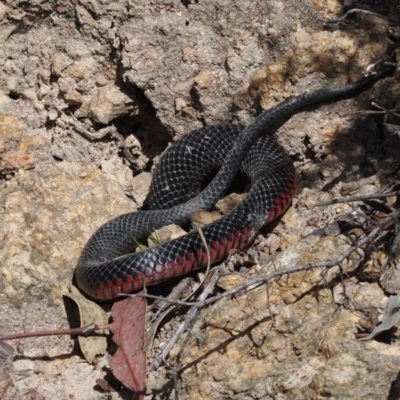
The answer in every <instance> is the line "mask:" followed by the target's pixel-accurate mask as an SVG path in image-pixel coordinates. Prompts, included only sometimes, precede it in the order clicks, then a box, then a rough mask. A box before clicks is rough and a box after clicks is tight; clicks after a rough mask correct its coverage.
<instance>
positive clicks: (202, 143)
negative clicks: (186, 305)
mask: <svg viewBox="0 0 400 400" xmlns="http://www.w3.org/2000/svg"><path fill="white" fill-rule="evenodd" d="M392 72H393V68H392V67H390V68H385V69H382V70H381V71H380V72H378V73H377V74H376V75H371V76H369V77H367V78H364V79H361V80H359V81H357V82H355V83H350V84H348V85H344V86H341V87H337V88H330V89H321V90H317V91H315V92H312V93H305V94H302V95H300V96H297V97H294V98H292V99H289V100H286V101H284V102H282V103H280V104H278V105H276V106H274V107H272V108H270V109H269V110H266V111H264V112H263V113H262V114H260V115H259V116H258V117H257V118H256V119H255V120H254V121H253V123H251V124H250V125H248V126H247V127H245V128H244V129H241V128H238V127H235V126H216V127H207V128H203V129H199V130H197V131H194V132H192V133H191V134H189V135H187V136H185V137H184V138H183V139H181V140H179V141H177V142H175V143H174V145H172V146H171V147H170V149H169V150H168V151H167V152H166V154H165V155H164V157H163V158H162V160H161V162H160V164H159V166H158V169H157V171H156V173H155V176H154V179H153V183H152V187H151V191H152V195H151V201H150V205H151V206H152V207H153V208H156V210H148V211H138V212H133V213H128V214H123V215H120V216H118V217H116V218H114V219H112V220H111V221H109V222H107V223H105V224H104V225H103V226H101V227H100V228H99V229H98V230H97V231H96V232H95V233H94V234H93V236H92V237H91V238H90V239H89V241H88V242H87V244H86V246H85V248H84V250H83V252H82V254H81V256H80V258H79V261H78V265H77V268H76V272H75V273H76V279H77V282H78V285H79V287H80V288H81V289H82V290H83V291H84V292H86V293H87V294H88V295H89V296H91V297H93V298H95V299H98V300H108V299H113V298H115V297H116V296H117V295H118V294H119V293H131V292H134V291H137V290H139V289H141V288H143V287H144V286H148V285H152V284H155V283H158V282H161V281H164V280H167V279H169V278H172V277H175V276H179V275H183V274H186V273H188V272H190V271H193V270H195V269H198V268H202V267H205V266H206V265H207V263H208V257H207V251H206V248H205V246H204V244H203V241H202V239H201V237H200V235H199V233H198V232H196V231H193V232H190V233H188V234H187V235H185V236H182V237H179V238H177V239H174V240H171V241H169V242H166V243H163V244H161V245H158V246H156V247H153V248H150V249H148V250H145V251H142V252H138V253H134V252H133V250H134V243H135V240H136V241H141V240H143V239H144V238H145V237H147V236H148V235H149V232H151V231H152V230H154V229H158V228H160V227H162V226H165V225H168V224H171V223H176V224H186V223H187V222H188V221H189V219H190V216H191V214H192V213H193V212H194V211H196V210H198V209H210V208H211V207H212V206H213V205H214V204H215V203H216V201H217V200H218V199H219V198H220V197H222V195H223V194H224V193H225V192H226V190H227V188H228V187H229V185H230V183H231V181H232V179H233V177H234V175H235V174H236V172H237V171H238V170H239V168H240V167H241V165H242V168H243V170H244V171H245V172H246V173H247V174H248V175H249V177H250V179H251V184H252V186H251V189H250V191H249V193H248V195H247V197H246V198H245V199H244V200H243V202H242V203H240V204H239V205H238V206H237V207H236V208H234V209H233V210H232V211H231V212H230V213H229V214H227V215H225V216H224V217H222V218H221V219H219V220H218V221H216V222H214V223H212V224H210V225H207V226H206V227H205V228H203V230H202V232H203V234H204V237H205V241H206V243H207V246H208V248H209V252H210V257H211V260H210V261H211V263H214V262H216V261H219V260H222V259H223V258H225V257H227V256H228V254H229V252H230V250H231V249H242V248H244V247H246V246H248V245H249V244H250V243H251V242H252V241H253V239H254V237H255V236H256V234H257V232H258V231H259V229H260V228H261V227H262V226H263V225H265V224H266V223H268V222H270V221H272V220H273V219H275V218H276V217H278V216H279V215H280V214H282V213H283V212H284V211H285V210H286V209H287V207H288V206H289V204H290V203H291V200H292V198H293V196H294V193H295V190H296V174H295V170H294V167H293V164H292V161H291V159H290V158H289V156H288V155H287V154H286V153H285V151H284V150H283V149H282V148H281V146H280V145H278V143H277V142H276V141H275V139H274V138H273V137H272V135H270V134H269V132H268V130H269V128H270V126H271V124H272V123H274V122H275V121H277V120H279V119H281V118H284V117H288V116H290V115H291V114H293V113H294V112H295V111H297V110H299V109H300V108H302V107H305V106H308V105H310V104H313V103H317V102H320V101H327V100H331V99H335V98H338V97H342V96H349V95H352V94H354V93H356V92H358V91H360V90H362V89H365V88H367V87H369V86H370V85H372V84H373V83H374V82H376V81H377V80H379V79H381V78H383V77H385V76H388V75H389V74H391V73H392ZM227 149H229V151H228V150H227ZM224 152H225V153H224ZM222 159H223V163H222V165H221V160H222ZM219 166H220V169H219V171H218V173H217V175H216V176H215V178H214V179H213V180H212V182H211V183H210V184H209V185H208V186H207V187H206V188H205V189H204V190H203V191H202V192H201V193H200V194H199V195H198V196H196V197H194V198H192V199H189V200H188V194H190V192H191V191H192V190H193V188H194V187H195V186H196V185H197V183H196V182H197V181H198V180H199V179H201V178H204V176H206V175H207V174H208V173H209V171H210V170H212V169H215V168H216V167H219ZM182 200H183V201H184V203H183V204H178V203H180V202H181V201H182Z"/></svg>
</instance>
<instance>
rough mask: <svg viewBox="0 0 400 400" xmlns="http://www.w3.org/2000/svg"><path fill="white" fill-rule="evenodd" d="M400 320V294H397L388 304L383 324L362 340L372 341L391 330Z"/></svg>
mask: <svg viewBox="0 0 400 400" xmlns="http://www.w3.org/2000/svg"><path fill="white" fill-rule="evenodd" d="M399 319H400V293H399V292H398V293H396V294H395V295H393V296H390V298H389V301H388V303H387V304H386V307H385V311H384V312H383V315H382V322H381V323H380V324H379V325H377V326H376V327H375V328H374V330H373V331H372V332H371V333H370V334H369V335H368V336H365V337H362V338H360V340H371V339H373V338H374V337H375V336H376V335H378V334H379V333H381V332H383V331H387V330H388V329H391V328H392V327H393V326H395V325H396V324H397V322H398V321H399Z"/></svg>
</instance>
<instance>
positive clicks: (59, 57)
mask: <svg viewBox="0 0 400 400" xmlns="http://www.w3.org/2000/svg"><path fill="white" fill-rule="evenodd" d="M68 65H69V61H68V60H67V58H66V57H65V55H64V54H62V53H55V54H54V56H53V62H52V64H51V73H52V74H53V75H54V76H55V77H57V78H59V77H61V76H62V73H63V71H64V69H65V68H67V66H68Z"/></svg>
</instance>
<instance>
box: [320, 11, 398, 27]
mask: <svg viewBox="0 0 400 400" xmlns="http://www.w3.org/2000/svg"><path fill="white" fill-rule="evenodd" d="M356 13H359V14H367V15H373V16H374V17H377V18H380V19H383V20H384V21H387V22H390V23H391V24H395V21H394V20H393V19H392V18H389V17H386V16H384V15H380V14H377V13H374V12H372V11H368V10H363V9H361V8H353V9H351V10H349V11H347V13H346V14H344V15H343V16H342V17H340V18H337V19H323V21H325V22H329V23H334V24H336V23H339V22H342V21H344V20H345V19H346V18H347V17H348V16H349V15H351V14H356Z"/></svg>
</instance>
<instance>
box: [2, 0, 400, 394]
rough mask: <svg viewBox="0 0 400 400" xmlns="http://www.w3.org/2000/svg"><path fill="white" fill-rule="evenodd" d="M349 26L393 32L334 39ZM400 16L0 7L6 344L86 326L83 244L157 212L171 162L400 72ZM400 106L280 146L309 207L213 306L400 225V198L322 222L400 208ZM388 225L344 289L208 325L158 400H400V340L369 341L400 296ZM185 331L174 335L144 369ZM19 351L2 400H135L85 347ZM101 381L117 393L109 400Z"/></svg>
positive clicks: (325, 284)
mask: <svg viewBox="0 0 400 400" xmlns="http://www.w3.org/2000/svg"><path fill="white" fill-rule="evenodd" d="M353 8H359V9H364V10H368V11H371V12H374V13H378V14H380V15H382V17H378V16H376V15H369V14H365V13H360V12H358V13H353V14H351V15H349V17H348V18H347V19H345V20H343V21H341V22H336V23H332V22H330V23H329V22H327V20H333V19H336V18H338V17H340V16H342V15H343V14H344V13H345V12H346V11H347V10H349V9H353ZM397 11H398V4H397V1H394V0H393V1H390V0H386V1H361V0H360V1H339V0H287V1H279V0H268V1H267V0H192V1H191V0H185V1H184V0H181V1H179V0H121V1H111V0H75V1H74V0H33V1H29V2H25V1H16V0H4V1H3V2H1V3H0V38H1V41H0V43H1V45H0V205H1V213H0V219H1V223H0V254H1V256H0V257H1V260H2V262H1V265H0V334H9V333H16V332H24V331H37V330H45V329H61V328H68V327H70V326H76V323H77V319H76V318H77V317H76V316H77V310H76V308H75V306H74V305H73V303H72V302H71V301H70V300H68V299H66V298H65V297H64V294H65V291H66V288H67V286H68V284H69V283H71V282H72V280H73V273H74V268H75V266H76V263H77V260H78V257H79V255H80V252H81V251H82V248H83V246H84V244H85V243H86V242H87V240H88V238H89V237H90V236H91V235H92V233H93V232H94V231H95V230H96V228H98V227H99V226H100V225H101V224H102V223H104V222H106V221H108V220H109V219H111V218H113V217H115V216H117V215H119V214H121V213H124V212H130V211H134V210H136V209H138V208H140V207H141V206H142V205H143V203H144V201H145V199H146V196H147V194H148V189H149V184H150V180H151V173H152V172H153V170H154V168H155V166H156V165H157V164H158V162H159V158H160V156H161V155H162V153H163V152H164V150H165V149H166V148H167V147H168V146H169V144H170V143H172V142H173V141H174V140H177V139H179V138H180V137H182V136H183V135H184V134H186V133H188V132H190V131H192V130H194V129H197V128H200V127H203V126H210V125H216V124H225V123H234V124H242V125H243V124H248V123H250V122H251V121H252V120H253V119H254V117H255V116H256V115H257V114H259V113H260V112H261V111H262V110H263V109H267V108H269V107H271V106H272V105H274V104H277V103H278V102H280V101H283V100H285V99H287V98H289V97H291V96H294V95H297V94H301V93H303V92H305V91H307V90H314V89H317V88H324V87H331V86H337V85H341V84H345V83H348V82H350V81H355V80H357V79H359V78H361V77H362V75H363V73H364V72H365V71H366V69H367V67H368V66H370V65H371V64H373V63H375V62H377V61H379V60H381V59H382V58H384V57H387V56H388V54H389V53H393V52H391V51H390V50H391V49H392V48H393V49H394V47H393V46H394V45H395V43H396V42H397V40H399V35H400V29H399V26H398V22H396V21H397V13H396V12H397ZM395 56H396V55H394V57H395ZM396 75H398V73H397V74H396ZM399 93H400V92H399V82H398V79H396V78H395V79H386V80H382V81H381V82H379V83H377V84H376V85H374V87H373V88H371V89H369V90H368V91H366V92H364V93H361V94H359V95H358V96H357V97H355V98H347V99H342V100H340V101H337V102H330V103H327V104H321V105H316V106H313V107H309V108H307V109H306V110H303V111H302V112H301V113H299V114H296V115H295V116H294V117H293V118H291V119H290V120H289V121H287V122H286V123H285V124H284V125H282V126H281V127H280V128H279V129H278V130H277V132H276V133H275V135H276V137H277V140H278V141H279V142H280V143H281V144H282V145H283V146H284V147H285V149H286V151H287V152H288V154H289V155H290V157H291V158H292V160H293V162H294V164H295V167H296V170H297V172H298V176H299V189H298V191H297V194H296V197H295V199H294V201H293V204H292V207H291V208H290V209H289V210H288V212H287V213H286V214H285V215H284V216H283V218H282V219H280V220H279V221H278V222H277V223H274V224H273V226H272V227H270V228H267V229H266V230H263V231H262V232H261V233H260V234H259V235H258V236H257V238H256V240H255V243H254V245H253V246H252V247H251V248H250V249H249V250H247V251H246V252H240V253H239V254H235V255H233V256H232V257H231V258H230V259H229V260H228V261H226V262H225V267H226V268H227V269H228V270H230V271H231V272H232V274H231V275H229V276H224V277H223V278H221V279H220V281H219V283H218V288H217V293H222V292H223V291H225V290H229V289H231V288H233V287H235V286H237V285H238V284H240V283H243V282H244V281H243V279H248V278H254V277H257V276H263V275H266V274H268V273H270V272H272V271H275V270H280V269H284V268H288V267H293V266H298V265H310V264H315V263H318V262H323V261H326V260H333V259H336V258H338V257H340V255H341V254H343V253H344V252H346V251H347V250H348V249H349V248H350V246H351V245H352V243H353V242H352V241H351V234H353V233H354V232H355V231H354V229H355V228H357V229H361V231H362V234H363V235H366V234H368V233H369V232H370V231H371V229H372V228H371V226H372V227H373V226H375V225H373V223H371V221H375V222H376V220H375V219H374V218H375V217H376V214H377V213H378V211H379V212H380V213H381V214H380V216H379V218H385V217H387V216H388V215H390V213H391V212H394V211H395V210H397V198H396V196H391V197H389V199H388V200H382V201H381V200H377V201H375V202H374V203H373V204H372V203H371V202H369V203H367V204H365V203H364V202H360V201H358V202H352V203H337V204H328V205H325V206H322V207H315V203H318V202H321V201H327V200H331V199H333V198H337V197H341V196H345V195H346V196H348V195H351V196H366V195H370V194H373V193H376V192H378V191H379V190H381V191H390V190H398V187H397V186H398V176H397V175H396V174H397V171H398V163H399V160H400V158H399V145H400V143H399V134H398V129H397V126H396V124H397V123H398V121H397V119H396V118H397V116H396V115H394V114H390V113H387V112H385V111H384V110H387V109H391V108H393V107H394V106H395V105H396V102H397V101H398V97H399ZM372 102H375V103H376V104H377V105H378V107H372V105H371V103H372ZM372 110H373V111H374V112H371V111H372ZM76 124H79V126H81V127H83V128H84V130H86V131H89V132H91V133H92V137H88V136H87V135H86V134H85V133H84V132H85V131H82V129H81V130H79V129H76ZM111 126H114V127H115V129H114V130H110V129H108V131H107V132H108V133H107V132H105V131H102V129H104V128H109V127H111ZM96 132H97V136H96V135H94V136H93V134H94V133H96ZM102 132H104V133H105V135H104V136H101V133H102ZM376 218H378V217H376ZM337 221H339V223H338V222H337ZM346 224H347V225H346ZM371 224H372V225H371ZM392 224H394V225H396V224H397V225H396V227H393V225H391V226H389V227H386V228H385V229H386V230H384V231H383V233H382V234H380V236H379V240H378V239H377V241H376V243H375V244H374V246H372V247H368V248H367V247H362V248H359V249H358V250H357V251H355V252H353V253H352V254H351V255H350V256H349V257H348V258H346V259H345V260H343V262H342V263H341V265H340V267H341V269H340V268H339V267H334V268H330V269H329V270H321V269H315V270H312V271H309V272H301V273H296V274H292V275H290V276H289V275H287V276H285V277H284V278H282V279H276V280H274V281H272V282H271V283H270V284H269V285H268V290H266V288H265V286H263V287H259V288H257V289H255V290H251V291H248V292H247V293H244V294H242V295H241V296H237V297H235V298H230V297H229V298H228V297H227V298H224V299H222V300H220V301H218V302H217V303H215V304H213V305H212V306H209V307H207V308H206V309H204V310H202V312H201V315H200V317H199V319H198V321H197V322H196V325H195V326H194V328H193V330H194V331H196V332H199V335H201V338H202V340H196V339H195V338H192V339H191V340H190V341H189V343H188V346H187V348H186V350H185V352H184V353H183V355H182V356H181V357H180V363H181V364H180V369H179V379H178V381H179V382H178V384H174V382H173V379H172V370H173V367H174V364H175V362H176V356H177V353H178V351H179V348H180V346H181V344H182V342H180V343H178V345H177V346H175V348H174V349H173V351H172V353H171V356H170V358H169V359H168V360H167V362H166V364H165V365H162V366H160V367H159V368H158V369H156V370H150V369H149V371H148V383H147V389H146V396H145V398H146V399H166V398H174V397H175V395H178V396H179V398H180V399H238V400H245V399H272V398H274V399H306V398H307V399H322V398H336V399H350V398H351V399H353V398H354V399H356V398H361V397H362V398H366V399H399V398H400V397H399V392H400V383H399V382H400V381H399V378H398V375H399V371H400V346H399V340H398V339H399V334H398V331H397V329H396V328H393V329H391V330H390V333H388V334H386V335H384V337H380V339H379V340H371V341H360V340H358V338H357V335H356V334H358V333H360V332H361V333H365V332H369V331H370V329H373V325H374V324H372V325H371V320H373V318H372V317H371V315H372V316H376V315H377V316H378V317H379V315H382V313H383V310H384V309H385V307H386V304H387V303H388V300H389V298H390V297H391V295H393V294H395V293H397V292H398V291H399V290H400V287H398V285H400V283H399V278H398V276H397V273H396V268H395V266H396V265H397V264H396V260H397V258H398V254H397V253H396V251H397V250H396V249H397V248H396V246H394V244H393V243H394V242H393V240H394V239H393V238H395V237H396V236H395V234H396V229H398V223H397V222H396V221H395V222H393V221H392ZM344 225H346V226H351V229H348V228H343V226H344ZM327 227H330V228H329V229H327ZM382 229H383V228H382ZM349 232H350V233H351V234H350V233H349ZM357 232H359V231H357ZM393 249H394V250H393ZM389 255H391V257H392V258H391V259H390V261H391V264H388V263H387V261H388V260H389ZM393 260H394V261H393ZM388 265H392V267H393V268H389V267H388ZM321 271H322V273H321ZM343 271H344V272H345V274H343ZM182 319H183V316H182V315H180V314H177V315H174V316H173V318H172V319H171V320H169V321H167V322H166V323H165V324H164V325H163V326H161V327H160V331H159V333H158V335H157V337H156V339H155V342H154V345H153V349H152V350H151V352H150V353H149V355H148V357H149V364H150V363H151V362H152V361H154V359H155V358H156V357H157V356H158V354H159V352H160V351H161V350H162V349H163V348H164V346H165V344H166V343H167V341H168V340H169V338H170V337H171V335H172V334H173V332H174V331H175V330H176V328H177V326H178V325H179V323H180V322H181V320H182ZM360 319H362V321H364V322H362V323H361V325H360ZM365 321H367V322H365ZM375 322H376V321H375ZM368 323H370V324H369V325H368ZM367 325H368V328H365V327H366V326H367ZM371 326H372V327H371ZM197 339H198V337H197ZM200 342H201V343H200ZM7 343H8V344H10V345H11V346H12V349H13V355H12V356H10V357H8V358H7V354H8V353H7V349H8V348H7V347H5V350H2V348H1V347H0V398H3V399H76V400H81V399H82V400H91V399H93V400H95V399H129V398H134V397H132V396H133V395H132V394H131V392H129V391H128V390H127V389H126V388H123V386H122V385H121V384H120V383H118V382H117V381H116V380H115V379H113V378H112V377H111V374H110V371H109V367H108V362H109V355H105V356H104V357H100V358H99V361H98V364H97V365H95V366H92V365H89V364H88V363H87V362H86V361H85V360H84V359H83V357H82V354H81V352H80V350H79V347H78V344H77V341H76V338H71V337H70V336H53V337H48V338H35V339H20V340H15V341H7ZM4 354H5V355H4ZM3 355H4V357H3ZM105 378H107V379H108V380H109V382H110V383H111V388H110V390H109V391H107V390H104V385H101V384H99V382H103V381H99V379H105ZM177 391H178V392H179V393H177Z"/></svg>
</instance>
